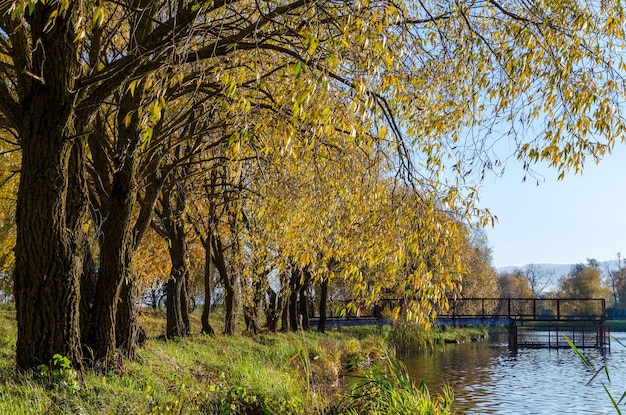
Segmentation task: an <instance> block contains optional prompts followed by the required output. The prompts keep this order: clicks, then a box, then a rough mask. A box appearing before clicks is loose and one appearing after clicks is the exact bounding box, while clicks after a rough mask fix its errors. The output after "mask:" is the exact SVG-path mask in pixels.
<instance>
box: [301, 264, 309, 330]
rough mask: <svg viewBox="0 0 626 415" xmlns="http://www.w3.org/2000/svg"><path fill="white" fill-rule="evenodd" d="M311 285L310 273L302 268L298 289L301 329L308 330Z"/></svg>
mask: <svg viewBox="0 0 626 415" xmlns="http://www.w3.org/2000/svg"><path fill="white" fill-rule="evenodd" d="M310 285H311V273H310V272H309V271H308V270H306V269H304V270H302V279H301V285H300V290H299V293H298V294H299V302H298V308H299V320H300V323H301V326H302V329H303V330H309V328H310V324H309V286H310Z"/></svg>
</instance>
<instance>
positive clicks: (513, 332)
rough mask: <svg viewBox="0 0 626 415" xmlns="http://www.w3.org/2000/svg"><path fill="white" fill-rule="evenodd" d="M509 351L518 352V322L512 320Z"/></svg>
mask: <svg viewBox="0 0 626 415" xmlns="http://www.w3.org/2000/svg"><path fill="white" fill-rule="evenodd" d="M509 349H511V350H517V322H516V321H515V320H511V324H509Z"/></svg>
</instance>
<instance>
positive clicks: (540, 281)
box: [522, 264, 555, 296]
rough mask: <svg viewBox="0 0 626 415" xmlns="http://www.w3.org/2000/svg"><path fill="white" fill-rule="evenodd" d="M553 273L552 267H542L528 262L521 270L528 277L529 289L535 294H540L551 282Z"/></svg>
mask: <svg viewBox="0 0 626 415" xmlns="http://www.w3.org/2000/svg"><path fill="white" fill-rule="evenodd" d="M554 273H555V271H554V269H544V268H542V267H540V266H539V265H536V264H528V265H526V266H525V267H524V269H523V270H522V274H523V275H524V277H526V279H528V283H529V284H530V289H531V290H532V292H533V293H535V295H536V296H541V295H542V294H543V293H544V291H545V289H546V288H547V287H548V286H549V285H550V284H551V283H552V277H553V276H554Z"/></svg>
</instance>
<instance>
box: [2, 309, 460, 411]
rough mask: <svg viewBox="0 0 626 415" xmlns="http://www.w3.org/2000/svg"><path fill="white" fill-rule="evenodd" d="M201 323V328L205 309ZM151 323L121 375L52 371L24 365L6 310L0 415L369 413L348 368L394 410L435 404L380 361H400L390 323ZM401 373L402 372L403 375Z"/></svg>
mask: <svg viewBox="0 0 626 415" xmlns="http://www.w3.org/2000/svg"><path fill="white" fill-rule="evenodd" d="M218 319H219V316H216V318H215V320H216V321H217V320H218ZM192 323H193V324H192V328H193V331H194V332H196V333H197V332H198V331H199V328H200V324H199V314H196V313H194V315H193V321H192ZM142 325H143V327H144V328H145V329H146V331H147V333H148V339H149V340H148V342H147V345H146V347H144V348H142V349H140V350H139V351H138V358H137V360H135V361H125V362H124V365H123V367H122V368H120V370H119V371H118V372H117V373H101V372H97V371H92V370H85V371H84V372H83V374H82V375H80V376H78V375H77V374H76V373H74V372H73V371H72V370H71V368H70V369H66V368H62V367H60V366H59V367H51V368H49V369H50V370H49V371H48V372H47V373H45V374H42V373H41V372H40V371H37V370H35V371H32V372H30V373H16V371H15V370H14V358H15V353H14V347H15V340H16V328H15V321H14V311H13V310H11V309H9V308H6V307H4V308H0V353H1V356H2V359H1V360H0V379H2V380H3V381H2V382H0V414H5V413H6V414H14V415H19V414H46V415H48V414H52V415H54V414H68V413H71V414H238V413H240V414H338V413H340V412H338V411H337V408H338V402H343V404H342V405H344V406H342V410H341V413H362V412H359V409H358V408H362V407H363V405H365V403H364V401H362V400H360V399H359V398H355V397H354V396H353V395H352V394H351V393H350V392H348V391H346V390H345V387H344V386H342V384H341V382H339V379H340V375H341V374H342V373H344V372H345V371H348V370H355V368H358V369H356V370H358V371H360V372H361V373H364V374H365V375H364V376H366V378H367V382H368V385H371V384H372V382H373V380H374V379H377V378H379V379H381V382H386V383H385V384H386V385H387V387H386V389H384V390H386V391H387V392H385V393H378V395H375V394H373V392H372V391H373V389H371V390H370V392H372V393H370V397H371V396H376V398H375V399H376V401H377V402H384V401H385V399H387V400H388V401H389V402H388V403H386V404H384V405H387V406H385V407H386V408H388V409H389V408H393V407H394V405H395V406H397V407H398V408H401V407H402V405H403V404H402V402H404V401H407V399H408V400H413V401H416V402H417V401H420V402H422V403H423V404H424V405H427V404H428V402H431V397H430V396H429V395H428V393H427V391H425V390H424V389H420V388H417V387H414V386H415V385H412V384H411V383H406V382H407V379H408V378H406V376H405V374H401V373H400V372H397V371H396V372H393V371H388V370H387V369H375V370H374V369H371V367H372V366H373V365H375V364H380V363H385V364H384V365H383V366H384V367H392V366H389V365H387V364H386V362H394V361H395V359H393V358H389V355H390V352H389V350H390V348H389V346H388V344H387V342H386V341H385V337H386V336H388V335H389V330H388V329H387V330H386V331H383V332H380V331H378V330H377V329H375V328H356V329H355V330H351V329H346V328H344V329H342V330H331V331H329V332H328V333H326V334H319V333H316V332H307V333H302V332H299V333H275V334H274V333H272V334H270V333H267V334H261V335H259V336H257V337H249V336H245V335H236V336H224V335H217V336H202V335H194V336H191V337H189V338H185V339H176V340H159V339H160V338H162V336H161V335H162V334H163V330H164V327H165V321H164V314H163V313H161V312H144V313H143V316H142ZM217 326H218V327H215V328H216V330H218V331H219V330H220V328H221V327H219V324H218V325H217ZM55 369H56V372H55ZM394 370H395V369H394ZM394 373H396V374H400V377H399V379H397V380H396V382H395V383H394V382H392V381H391V380H390V379H393V376H394ZM396 388H397V391H395V389H396ZM377 390H383V389H377ZM346 396H349V398H346ZM362 399H365V397H363V398H362ZM442 399H443V400H442ZM446 399H448V398H445V399H444V398H440V397H434V398H433V399H432V402H443V401H446V402H447V400H446ZM424 402H426V403H424ZM390 405H391V406H390ZM398 405H399V406H398ZM389 410H391V409H389ZM392 412H393V411H392ZM392 412H389V413H392ZM372 413H376V412H372ZM380 413H385V412H380ZM393 413H412V412H403V411H401V410H399V412H398V411H396V412H393ZM437 413H447V412H445V411H443V410H442V411H441V412H437Z"/></svg>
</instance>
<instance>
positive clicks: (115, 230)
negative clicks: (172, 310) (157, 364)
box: [86, 171, 135, 365]
mask: <svg viewBox="0 0 626 415" xmlns="http://www.w3.org/2000/svg"><path fill="white" fill-rule="evenodd" d="M128 174H130V172H124V171H119V172H118V174H117V175H116V176H115V177H114V179H113V180H114V181H113V186H112V187H113V193H112V194H111V195H110V197H109V198H108V199H107V200H106V203H103V211H104V212H105V213H106V214H107V216H106V218H105V220H104V222H103V223H102V225H101V232H102V235H101V243H100V269H99V272H98V282H97V285H96V298H95V301H94V304H93V307H92V310H91V315H90V319H91V322H90V330H89V337H88V338H87V339H86V344H87V346H88V347H89V349H90V351H91V356H90V357H91V358H93V360H94V362H95V363H99V364H102V363H104V364H105V365H106V364H107V362H108V361H110V359H112V358H113V357H114V354H115V350H116V347H117V341H116V340H117V339H116V332H115V331H116V324H117V323H116V318H117V312H118V306H119V305H120V300H121V298H120V294H121V290H122V285H123V283H124V280H125V279H126V278H130V276H129V275H128V272H129V269H128V264H129V261H130V252H129V250H132V239H131V232H130V218H131V213H132V207H133V206H134V201H135V193H134V192H132V193H131V192H130V189H129V186H128V183H129V178H128V177H126V176H127V175H128ZM129 284H130V282H129ZM128 290H129V292H127V293H126V295H127V296H131V294H132V290H131V287H128ZM126 306H127V307H132V301H130V303H127V304H126ZM127 314H128V315H127V316H126V318H127V319H131V320H132V317H131V315H132V311H131V310H127ZM127 345H130V343H128V344H127ZM131 354H132V353H131Z"/></svg>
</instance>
